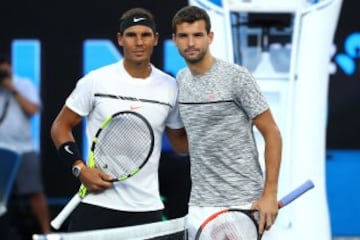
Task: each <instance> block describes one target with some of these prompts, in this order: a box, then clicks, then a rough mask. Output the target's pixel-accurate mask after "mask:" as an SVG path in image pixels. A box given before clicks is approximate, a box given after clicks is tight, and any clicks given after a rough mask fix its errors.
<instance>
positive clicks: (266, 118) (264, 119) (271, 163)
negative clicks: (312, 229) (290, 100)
mask: <svg viewBox="0 0 360 240" xmlns="http://www.w3.org/2000/svg"><path fill="white" fill-rule="evenodd" d="M254 124H255V126H256V127H257V129H258V130H259V131H260V133H261V134H262V136H263V138H264V141H265V185H264V191H263V194H262V197H261V198H260V199H259V201H257V203H256V204H255V205H256V207H255V208H257V209H258V210H259V212H260V220H259V225H260V231H261V232H262V231H263V229H265V228H266V229H269V228H270V227H271V225H272V224H273V223H274V222H275V219H276V216H277V212H278V205H277V192H278V179H279V171H280V164H281V150H282V140H281V134H280V131H279V129H278V127H277V125H276V123H275V121H274V118H273V116H272V114H271V112H270V110H267V111H265V112H264V113H262V114H260V115H258V116H257V117H256V118H255V119H254Z"/></svg>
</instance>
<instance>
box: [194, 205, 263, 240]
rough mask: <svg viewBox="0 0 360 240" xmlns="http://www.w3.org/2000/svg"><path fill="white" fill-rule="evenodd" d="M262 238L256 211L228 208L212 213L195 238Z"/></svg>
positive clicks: (242, 239) (229, 239) (246, 239)
mask: <svg viewBox="0 0 360 240" xmlns="http://www.w3.org/2000/svg"><path fill="white" fill-rule="evenodd" d="M205 239H206V240H210V239H221V240H235V239H236V240H260V239H261V235H260V234H259V226H258V223H257V220H256V219H255V217H254V211H252V210H244V209H236V208H228V209H223V210H221V211H218V212H216V213H214V214H212V215H210V216H209V217H208V218H207V219H206V220H205V221H204V222H203V223H202V224H201V226H200V227H199V229H198V230H197V232H196V236H195V240H205Z"/></svg>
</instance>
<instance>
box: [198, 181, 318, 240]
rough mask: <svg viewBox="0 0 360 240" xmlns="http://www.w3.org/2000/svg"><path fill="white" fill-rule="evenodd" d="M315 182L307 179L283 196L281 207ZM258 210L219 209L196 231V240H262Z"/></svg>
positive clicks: (279, 203) (311, 186)
mask: <svg viewBox="0 0 360 240" xmlns="http://www.w3.org/2000/svg"><path fill="white" fill-rule="evenodd" d="M313 187H314V184H313V182H312V181H311V180H307V181H306V182H305V183H303V184H302V185H301V186H299V187H297V188H296V189H295V190H293V191H292V192H290V193H289V194H287V195H286V196H285V197H283V198H282V199H281V200H280V201H279V202H278V206H279V209H280V208H282V207H285V206H286V205H288V204H289V203H291V202H292V201H294V200H295V199H296V198H298V197H300V196H301V195H302V194H304V193H305V192H307V191H308V190H310V189H312V188H313ZM254 212H256V210H244V209H236V208H229V209H223V210H221V211H218V212H216V213H214V214H212V215H210V217H208V218H207V219H206V220H205V221H204V222H203V223H202V224H201V226H200V228H199V229H198V231H197V233H196V237H195V240H205V239H206V240H211V239H224V240H225V239H226V240H235V239H236V240H260V239H261V237H262V235H261V234H260V233H259V226H258V222H257V220H256V219H255V217H254Z"/></svg>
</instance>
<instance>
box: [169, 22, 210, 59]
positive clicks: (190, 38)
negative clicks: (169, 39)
mask: <svg viewBox="0 0 360 240" xmlns="http://www.w3.org/2000/svg"><path fill="white" fill-rule="evenodd" d="M212 40H213V33H212V32H210V33H207V32H206V28H205V21H204V20H199V21H195V22H193V23H186V22H184V23H181V24H178V25H177V26H176V33H175V34H173V41H174V42H175V44H176V47H177V48H178V50H179V53H180V54H181V56H183V57H184V59H185V60H186V61H187V62H188V63H197V62H200V61H201V60H202V59H203V58H204V56H205V55H206V54H207V52H208V51H209V45H210V44H211V42H212Z"/></svg>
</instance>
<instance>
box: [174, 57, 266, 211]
mask: <svg viewBox="0 0 360 240" xmlns="http://www.w3.org/2000/svg"><path fill="white" fill-rule="evenodd" d="M177 81H178V85H179V100H178V101H179V107H180V114H181V117H182V120H183V122H184V124H185V127H186V129H187V133H188V137H189V143H190V159H191V178H192V190H191V197H190V203H189V205H193V206H236V205H244V204H249V203H250V202H252V201H254V200H255V199H257V198H258V197H259V196H260V194H261V192H262V188H263V176H262V171H261V167H260V163H259V161H258V151H257V147H256V144H255V138H254V134H253V123H252V119H253V118H254V117H256V116H257V115H259V114H260V113H262V112H264V111H266V110H267V109H268V108H269V107H268V104H267V103H266V100H265V98H264V96H263V95H262V93H261V91H260V88H259V86H258V85H257V83H256V81H255V80H254V78H253V77H252V75H251V74H250V73H249V72H248V71H247V70H246V69H245V68H243V67H241V66H239V65H235V64H230V63H227V62H225V61H223V60H220V59H216V61H215V63H214V64H213V66H212V67H211V69H210V70H209V71H208V72H206V73H205V74H203V75H195V76H193V75H192V74H191V73H190V71H189V69H187V68H186V69H183V70H181V71H180V72H179V74H178V76H177Z"/></svg>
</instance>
